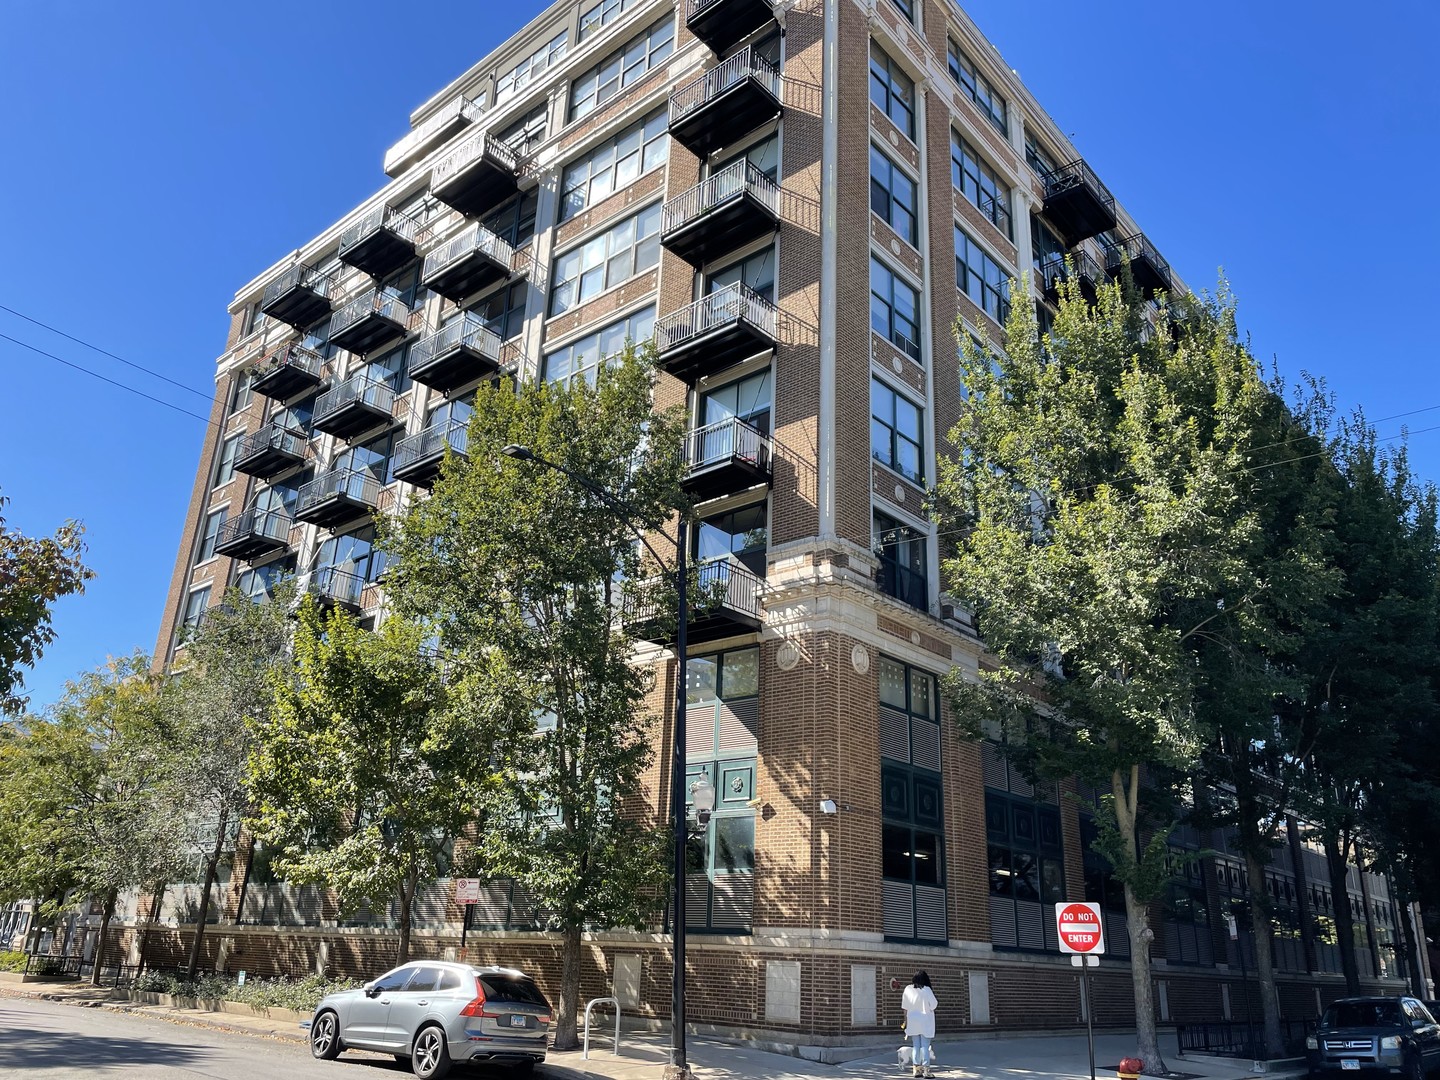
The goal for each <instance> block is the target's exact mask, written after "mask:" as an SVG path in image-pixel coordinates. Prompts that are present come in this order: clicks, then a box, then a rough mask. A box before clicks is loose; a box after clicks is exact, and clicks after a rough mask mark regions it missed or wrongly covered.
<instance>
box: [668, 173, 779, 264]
mask: <svg viewBox="0 0 1440 1080" xmlns="http://www.w3.org/2000/svg"><path fill="white" fill-rule="evenodd" d="M779 227H780V188H779V186H778V185H776V183H775V181H774V180H771V179H770V177H768V176H766V175H765V174H764V173H763V172H761V171H760V170H759V169H758V168H756V166H755V164H754V162H752V161H750V160H748V159H745V158H742V159H741V160H739V161H736V162H734V163H733V164H730V165H727V166H725V168H723V169H721V170H720V171H719V172H717V173H716V174H715V175H713V176H711V177H708V178H707V179H705V180H703V181H701V182H700V183H699V184H696V185H695V186H694V187H693V188H691V189H690V190H689V191H686V192H684V193H683V194H681V195H677V196H676V197H675V198H673V199H671V200H670V201H669V202H667V203H666V204H665V210H664V214H663V217H662V219H661V224H660V243H661V244H663V245H664V246H665V248H666V249H667V250H669V251H673V252H674V253H675V254H676V255H679V256H680V257H681V258H682V259H684V260H685V261H686V262H688V263H690V264H691V265H692V266H697V267H698V266H703V265H704V264H705V263H706V262H707V261H708V260H710V259H711V258H713V257H714V256H716V255H718V254H720V253H722V252H726V251H734V250H735V249H736V248H739V247H743V246H744V245H746V244H748V243H750V242H751V241H753V240H758V239H760V238H761V237H762V236H765V235H766V234H767V233H773V232H774V231H775V230H776V229H778V228H779Z"/></svg>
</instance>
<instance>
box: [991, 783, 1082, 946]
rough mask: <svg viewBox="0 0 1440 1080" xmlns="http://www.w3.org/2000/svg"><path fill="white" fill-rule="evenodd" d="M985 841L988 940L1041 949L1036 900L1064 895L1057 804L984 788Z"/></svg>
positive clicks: (1042, 923) (1043, 935)
mask: <svg viewBox="0 0 1440 1080" xmlns="http://www.w3.org/2000/svg"><path fill="white" fill-rule="evenodd" d="M985 840H986V845H987V853H988V857H989V864H990V923H991V931H992V940H993V941H994V943H995V944H997V945H1003V946H1009V947H1012V948H1019V949H1036V950H1043V949H1045V947H1046V937H1047V935H1048V934H1049V933H1050V932H1049V931H1048V930H1047V929H1046V921H1045V916H1044V913H1043V912H1042V911H1041V910H1040V908H1039V905H1041V904H1058V903H1060V902H1062V901H1063V900H1064V899H1065V863H1064V850H1063V846H1062V841H1061V833H1060V808H1059V807H1058V806H1052V805H1050V804H1048V803H1042V802H1037V801H1036V800H1035V799H1027V798H1024V797H1016V796H1014V795H1006V794H1004V793H1002V792H999V791H995V790H993V789H991V790H987V791H986V792H985ZM1005 929H1009V930H1010V933H1006V932H1005ZM1036 930H1039V933H1038V934H1036V933H1035V931H1036ZM997 931H998V932H997ZM1017 931H1018V932H1017Z"/></svg>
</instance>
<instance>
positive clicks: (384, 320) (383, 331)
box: [330, 289, 414, 355]
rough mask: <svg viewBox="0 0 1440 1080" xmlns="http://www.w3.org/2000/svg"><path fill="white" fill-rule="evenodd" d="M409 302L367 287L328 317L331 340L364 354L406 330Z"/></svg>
mask: <svg viewBox="0 0 1440 1080" xmlns="http://www.w3.org/2000/svg"><path fill="white" fill-rule="evenodd" d="M412 314H414V313H413V312H412V311H411V309H410V307H409V305H407V304H406V303H405V302H404V301H403V300H401V299H400V297H398V296H396V295H395V294H394V293H391V292H388V291H386V290H384V289H367V290H366V291H365V292H363V293H361V294H360V295H359V296H357V297H355V299H353V300H351V301H350V302H349V303H347V304H346V305H345V306H344V307H342V308H341V309H340V310H339V311H337V312H335V317H334V318H332V319H331V320H330V341H331V343H332V344H334V345H336V346H338V347H339V348H342V349H346V350H348V351H350V352H353V353H359V354H362V355H363V354H364V353H367V352H370V351H371V350H373V349H374V348H376V347H377V346H379V345H383V344H385V343H386V342H388V341H391V340H393V339H394V338H397V337H400V336H401V335H403V334H404V333H405V330H406V327H407V326H408V325H409V322H410V316H411V315H412Z"/></svg>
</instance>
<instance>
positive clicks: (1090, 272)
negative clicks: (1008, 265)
mask: <svg viewBox="0 0 1440 1080" xmlns="http://www.w3.org/2000/svg"><path fill="white" fill-rule="evenodd" d="M1040 279H1041V289H1042V291H1043V292H1044V293H1045V296H1046V298H1047V299H1049V300H1050V302H1051V303H1057V304H1058V303H1059V302H1060V291H1061V286H1062V285H1064V283H1065V282H1066V281H1071V280H1073V281H1074V282H1075V283H1076V284H1077V285H1079V286H1080V293H1081V295H1082V296H1084V297H1085V300H1086V302H1087V303H1091V304H1093V303H1094V302H1095V298H1096V297H1097V296H1098V295H1099V288H1100V283H1101V282H1102V281H1103V280H1104V277H1103V275H1102V274H1101V271H1100V265H1099V264H1098V263H1097V262H1096V261H1095V260H1094V259H1093V258H1091V257H1090V254H1089V252H1087V251H1085V249H1083V248H1077V249H1076V250H1074V251H1072V252H1070V253H1069V254H1068V255H1051V256H1050V257H1049V258H1048V259H1046V260H1045V261H1044V262H1043V263H1041V264H1040Z"/></svg>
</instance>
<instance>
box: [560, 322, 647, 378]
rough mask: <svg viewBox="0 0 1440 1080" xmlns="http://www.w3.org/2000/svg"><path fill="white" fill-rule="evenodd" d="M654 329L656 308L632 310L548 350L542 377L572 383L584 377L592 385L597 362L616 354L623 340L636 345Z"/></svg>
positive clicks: (618, 352) (597, 369)
mask: <svg viewBox="0 0 1440 1080" xmlns="http://www.w3.org/2000/svg"><path fill="white" fill-rule="evenodd" d="M654 333H655V309H654V308H653V307H648V308H645V309H644V310H643V311H637V312H635V314H633V315H630V316H627V317H626V318H624V319H620V320H619V321H618V322H613V323H611V324H610V325H609V326H605V327H602V328H601V329H599V330H597V331H595V333H593V334H587V335H585V336H584V337H582V338H580V339H579V340H577V341H572V342H571V343H570V344H569V345H564V346H562V347H561V348H558V349H556V350H555V351H554V352H551V353H547V354H546V356H545V364H544V369H543V370H544V376H543V377H544V378H545V379H546V380H548V381H550V382H563V383H567V384H569V383H571V382H572V381H574V380H576V379H584V380H585V381H586V382H588V383H589V384H590V385H591V386H594V385H595V373H596V372H597V371H599V369H600V365H601V364H602V363H604V362H606V361H608V360H612V359H614V358H615V357H617V356H619V355H620V354H621V353H622V352H623V351H624V349H625V343H626V342H633V343H634V344H636V345H639V344H641V343H643V342H646V341H649V340H650V338H651V337H652V336H653V335H654Z"/></svg>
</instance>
